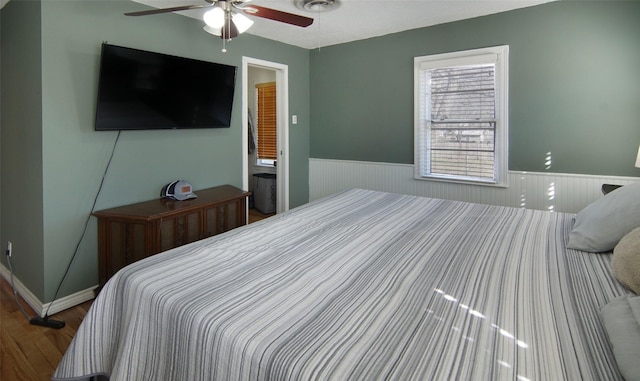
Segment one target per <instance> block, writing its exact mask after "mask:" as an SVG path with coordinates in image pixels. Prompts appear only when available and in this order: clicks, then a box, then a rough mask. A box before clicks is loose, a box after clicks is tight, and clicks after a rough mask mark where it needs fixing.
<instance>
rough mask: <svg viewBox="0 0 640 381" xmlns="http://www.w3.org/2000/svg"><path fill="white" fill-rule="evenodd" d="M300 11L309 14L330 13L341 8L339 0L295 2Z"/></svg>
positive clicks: (301, 0)
mask: <svg viewBox="0 0 640 381" xmlns="http://www.w3.org/2000/svg"><path fill="white" fill-rule="evenodd" d="M294 4H295V5H296V7H298V8H299V9H302V10H303V11H308V12H316V13H317V12H328V11H332V10H334V9H336V8H338V7H339V6H340V1H339V0H294Z"/></svg>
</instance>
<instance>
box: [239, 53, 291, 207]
mask: <svg viewBox="0 0 640 381" xmlns="http://www.w3.org/2000/svg"><path fill="white" fill-rule="evenodd" d="M249 67H259V68H263V69H272V70H274V71H275V72H276V107H277V110H276V115H277V116H276V118H277V128H278V165H277V166H276V197H277V202H276V205H277V209H276V212H277V213H282V212H285V211H287V210H289V67H288V66H287V65H284V64H279V63H276V62H269V61H264V60H260V59H257V58H251V57H244V56H243V57H242V188H243V189H245V190H248V189H249V143H248V139H249V133H248V131H247V126H248V125H249V117H248V112H247V110H248V108H249V99H248V94H247V88H248V87H247V86H249V83H248V82H249V80H248V71H249Z"/></svg>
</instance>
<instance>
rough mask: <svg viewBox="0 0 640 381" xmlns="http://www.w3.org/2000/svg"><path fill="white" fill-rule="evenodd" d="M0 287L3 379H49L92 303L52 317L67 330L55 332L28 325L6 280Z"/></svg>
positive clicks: (16, 380) (27, 309)
mask: <svg viewBox="0 0 640 381" xmlns="http://www.w3.org/2000/svg"><path fill="white" fill-rule="evenodd" d="M0 288H2V292H0V380H3V381H4V380H7V381H9V380H11V381H14V380H15V381H22V380H25V381H27V380H28V381H39V380H50V379H51V375H52V374H53V372H54V371H55V369H56V367H57V366H58V362H60V359H61V358H62V355H63V354H64V352H65V351H66V349H67V347H68V346H69V343H71V338H72V337H73V335H75V333H76V331H77V330H78V326H79V325H80V322H81V321H82V319H83V318H84V316H85V315H86V313H87V310H88V309H89V306H91V301H88V302H85V303H83V304H81V305H79V306H76V307H73V308H70V309H68V310H66V311H62V312H60V313H58V314H55V315H52V316H51V317H50V318H51V319H55V320H62V321H64V322H65V326H64V328H62V329H52V328H46V327H41V326H37V325H31V324H30V323H29V320H28V319H27V317H26V316H24V314H23V313H22V312H21V311H20V309H19V307H18V304H17V303H16V301H15V298H14V296H13V291H12V289H11V285H10V284H9V282H7V281H6V280H5V279H2V285H1V287H0ZM18 300H20V302H21V303H22V305H23V306H24V308H25V311H26V312H27V314H28V315H29V316H31V317H33V316H36V314H35V312H33V310H31V309H30V308H29V306H28V305H27V304H26V303H24V302H23V301H22V300H21V299H20V297H19V296H18Z"/></svg>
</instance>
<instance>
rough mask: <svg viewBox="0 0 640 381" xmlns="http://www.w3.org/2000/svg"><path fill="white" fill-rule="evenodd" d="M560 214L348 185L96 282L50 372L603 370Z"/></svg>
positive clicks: (592, 294)
mask: <svg viewBox="0 0 640 381" xmlns="http://www.w3.org/2000/svg"><path fill="white" fill-rule="evenodd" d="M572 217H573V216H572V215H570V214H563V213H550V212H544V211H534V210H524V209H515V208H506V207H497V206H488V205H479V204H470V203H462V202H455V201H446V200H438V199H430V198H423V197H414V196H406V195H397V194H389V193H381V192H373V191H365V190H350V191H346V192H343V193H340V194H337V195H333V196H330V197H328V198H325V199H323V200H319V201H317V202H313V203H310V204H307V205H304V206H302V207H299V208H296V209H294V210H292V211H290V212H287V213H283V214H279V215H277V216H274V217H272V218H269V219H267V220H264V221H262V222H258V223H255V224H252V225H248V226H245V227H241V228H238V229H235V230H233V231H230V232H228V233H225V234H222V235H219V236H215V237H211V238H208V239H205V240H203V241H199V242H195V243H193V244H189V245H186V246H183V247H180V248H177V249H173V250H170V251H167V252H165V253H162V254H159V255H155V256H153V257H150V258H147V259H145V260H143V261H140V262H136V263H134V264H133V265H130V266H129V267H127V268H125V269H123V270H121V271H120V272H119V273H117V274H116V275H115V276H114V277H113V278H112V279H111V280H110V281H109V282H108V283H107V285H106V286H105V287H104V288H103V289H102V291H101V293H100V295H99V296H98V298H97V299H96V301H95V302H94V304H93V306H92V307H91V310H90V311H89V313H88V314H87V316H86V318H85V320H84V322H83V323H82V325H81V327H80V329H79V330H78V333H77V334H76V336H75V337H74V340H73V342H72V344H71V346H70V347H69V349H68V351H67V352H66V354H65V356H64V358H63V359H62V361H61V362H60V364H59V366H58V369H57V371H56V373H55V375H54V380H69V379H73V380H76V379H82V378H83V377H87V376H92V375H105V376H109V377H110V379H111V380H127V381H132V380H176V381H178V380H179V381H185V380H189V381H193V380H381V379H384V380H616V379H621V376H620V374H619V372H618V370H617V367H616V364H615V360H614V358H613V355H612V351H611V349H610V344H609V342H608V340H607V336H606V333H605V331H604V330H603V326H602V323H601V321H600V318H599V316H598V307H599V306H601V305H603V304H605V303H607V302H608V301H609V300H611V299H613V298H614V297H616V296H619V295H623V294H624V293H625V291H624V289H623V287H622V286H621V285H620V284H619V283H618V282H617V281H616V280H615V279H614V278H613V276H612V275H611V272H610V259H611V258H610V255H606V254H604V255H603V254H589V253H585V252H580V251H575V250H568V249H566V248H565V242H566V240H567V237H568V234H569V231H570V229H571V226H572V223H573V222H572Z"/></svg>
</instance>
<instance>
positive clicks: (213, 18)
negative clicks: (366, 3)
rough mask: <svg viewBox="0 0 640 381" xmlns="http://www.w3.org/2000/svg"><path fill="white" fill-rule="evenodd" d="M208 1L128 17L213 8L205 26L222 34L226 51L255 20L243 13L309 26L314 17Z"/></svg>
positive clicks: (239, 0)
mask: <svg viewBox="0 0 640 381" xmlns="http://www.w3.org/2000/svg"><path fill="white" fill-rule="evenodd" d="M205 1H206V2H207V3H208V4H201V5H183V6H178V7H171V8H161V9H150V10H146V11H138V12H128V13H125V15H126V16H148V15H155V14H159V13H168V12H178V11H186V10H190V9H201V8H211V9H210V10H208V11H207V12H205V14H204V16H203V18H204V22H205V23H206V25H205V26H204V30H205V31H207V32H208V33H211V34H214V35H216V36H220V38H221V39H222V51H223V52H226V51H227V49H226V44H225V43H226V42H227V41H231V39H232V38H234V37H236V36H238V35H239V34H240V33H243V32H245V31H246V30H247V29H249V27H250V26H251V25H252V24H253V21H252V20H251V19H249V18H248V17H246V16H245V15H244V14H243V13H246V14H248V15H251V16H256V17H261V18H265V19H269V20H274V21H279V22H283V23H286V24H290V25H295V26H299V27H303V28H304V27H307V26H309V25H311V24H312V23H313V19H312V18H309V17H305V16H300V15H296V14H293V13H289V12H283V11H279V10H276V9H271V8H266V7H262V6H259V5H247V3H248V2H250V1H251V0H205Z"/></svg>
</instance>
